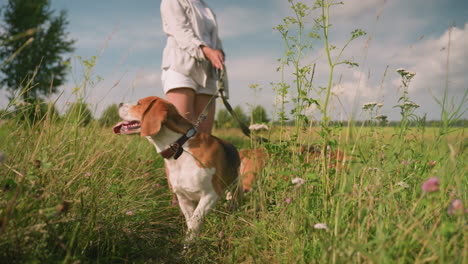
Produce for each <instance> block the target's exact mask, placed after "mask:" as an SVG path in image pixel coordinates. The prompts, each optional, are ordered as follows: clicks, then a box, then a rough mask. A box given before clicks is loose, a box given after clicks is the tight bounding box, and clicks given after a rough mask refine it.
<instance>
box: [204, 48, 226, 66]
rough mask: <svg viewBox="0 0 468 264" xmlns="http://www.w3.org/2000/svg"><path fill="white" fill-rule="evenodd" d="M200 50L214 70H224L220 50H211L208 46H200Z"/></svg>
mask: <svg viewBox="0 0 468 264" xmlns="http://www.w3.org/2000/svg"><path fill="white" fill-rule="evenodd" d="M201 49H202V51H203V54H205V57H206V58H207V59H208V60H209V61H210V62H211V63H212V64H213V66H214V67H215V68H217V69H221V70H224V54H223V52H222V51H221V50H217V49H212V48H210V47H208V46H201Z"/></svg>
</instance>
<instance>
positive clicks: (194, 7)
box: [161, 0, 227, 134]
mask: <svg viewBox="0 0 468 264" xmlns="http://www.w3.org/2000/svg"><path fill="white" fill-rule="evenodd" d="M161 18H162V25H163V30H164V32H165V33H166V35H167V42H166V47H165V48H164V51H163V59H162V76H161V79H162V84H163V89H164V92H165V94H166V97H167V99H168V100H169V101H170V102H171V103H172V104H174V105H175V107H176V108H177V110H178V111H179V113H180V114H181V115H182V116H184V117H185V118H187V119H188V120H189V121H191V122H195V121H196V120H197V118H198V116H199V115H200V114H201V112H202V111H203V110H204V108H205V106H206V105H207V104H208V101H209V100H210V98H211V97H212V95H213V94H215V93H216V90H217V74H216V69H222V70H224V58H225V57H224V52H223V50H222V44H221V40H220V38H219V35H218V23H217V21H216V16H215V15H214V13H213V11H212V10H211V9H210V8H209V7H208V6H207V5H206V3H205V2H204V1H203V0H162V1H161ZM224 76H226V75H224ZM224 83H225V89H226V90H225V92H226V95H227V82H226V81H225V82H224ZM214 115H215V104H212V105H211V107H210V109H209V113H208V116H207V118H206V120H205V121H204V122H203V123H201V124H200V126H199V128H198V130H199V131H201V132H205V133H209V134H211V130H212V128H213V123H214Z"/></svg>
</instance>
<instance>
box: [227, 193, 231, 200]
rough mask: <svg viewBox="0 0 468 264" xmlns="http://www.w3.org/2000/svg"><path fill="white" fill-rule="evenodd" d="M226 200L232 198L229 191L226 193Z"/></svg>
mask: <svg viewBox="0 0 468 264" xmlns="http://www.w3.org/2000/svg"><path fill="white" fill-rule="evenodd" d="M226 200H228V201H231V200H232V193H231V192H227V193H226Z"/></svg>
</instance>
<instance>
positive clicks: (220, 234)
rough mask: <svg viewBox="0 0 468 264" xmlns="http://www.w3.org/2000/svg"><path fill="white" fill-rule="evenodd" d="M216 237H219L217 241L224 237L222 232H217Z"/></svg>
mask: <svg viewBox="0 0 468 264" xmlns="http://www.w3.org/2000/svg"><path fill="white" fill-rule="evenodd" d="M218 237H219V239H222V238H223V237H224V232H223V231H219V233H218Z"/></svg>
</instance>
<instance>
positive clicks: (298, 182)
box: [291, 177, 305, 186]
mask: <svg viewBox="0 0 468 264" xmlns="http://www.w3.org/2000/svg"><path fill="white" fill-rule="evenodd" d="M291 183H292V184H294V185H296V186H301V185H302V184H304V183H305V180H304V179H302V178H299V177H297V178H294V179H292V180H291Z"/></svg>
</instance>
